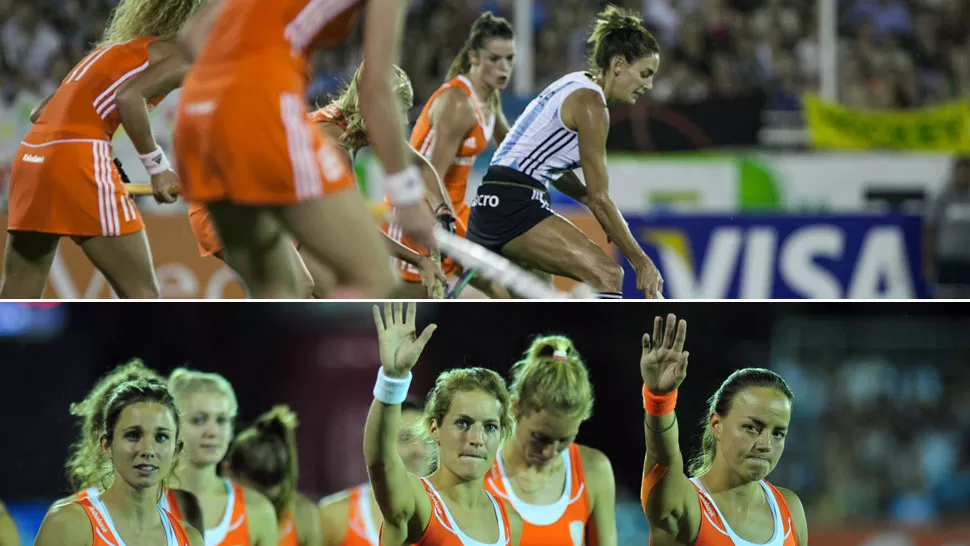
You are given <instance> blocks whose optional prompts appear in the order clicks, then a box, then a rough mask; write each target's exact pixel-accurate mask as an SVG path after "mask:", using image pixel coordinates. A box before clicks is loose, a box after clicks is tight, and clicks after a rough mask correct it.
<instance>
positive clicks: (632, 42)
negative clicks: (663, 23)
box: [587, 5, 660, 74]
mask: <svg viewBox="0 0 970 546" xmlns="http://www.w3.org/2000/svg"><path fill="white" fill-rule="evenodd" d="M587 42H588V44H589V45H590V46H592V50H591V52H590V57H589V67H590V70H591V71H593V72H594V73H597V74H606V73H607V72H608V71H609V69H610V64H611V63H612V62H613V58H614V57H616V56H621V57H623V58H624V59H625V60H626V62H628V63H633V62H635V61H636V60H637V59H642V58H643V57H646V56H648V55H652V54H654V53H659V52H660V45H659V44H658V43H657V39H656V38H654V37H653V34H651V33H650V31H649V30H647V29H646V28H645V27H644V26H643V23H641V22H640V17H639V16H637V14H636V13H634V12H632V11H629V10H625V9H622V8H618V7H616V6H613V5H609V6H606V9H604V10H603V11H601V12H600V13H599V14H598V15H597V16H596V24H595V26H594V27H593V32H592V34H591V35H590V37H589V40H587Z"/></svg>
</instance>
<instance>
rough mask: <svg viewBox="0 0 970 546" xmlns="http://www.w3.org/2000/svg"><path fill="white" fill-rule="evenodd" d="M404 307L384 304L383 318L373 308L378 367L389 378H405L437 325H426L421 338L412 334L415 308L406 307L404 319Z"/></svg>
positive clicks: (413, 331) (376, 308)
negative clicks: (380, 367)
mask: <svg viewBox="0 0 970 546" xmlns="http://www.w3.org/2000/svg"><path fill="white" fill-rule="evenodd" d="M403 309H404V304H403V303H400V302H394V303H390V302H385V303H384V316H383V318H382V317H381V311H380V309H379V308H378V307H377V306H376V305H375V306H374V323H375V324H376V325H377V340H378V343H379V345H380V354H381V365H382V366H383V367H384V373H385V374H386V375H387V376H388V377H406V376H407V375H408V373H409V372H410V371H411V368H413V367H414V365H415V364H417V362H418V357H420V356H421V351H423V350H424V346H425V345H427V344H428V340H430V339H431V334H433V333H434V331H435V329H436V328H438V326H437V325H434V324H429V325H428V326H427V327H426V328H425V329H424V331H423V332H421V336H420V337H419V336H417V335H415V329H414V316H415V315H416V314H417V310H418V305H417V304H416V303H411V304H410V305H408V310H407V316H406V317H405V316H404V312H403Z"/></svg>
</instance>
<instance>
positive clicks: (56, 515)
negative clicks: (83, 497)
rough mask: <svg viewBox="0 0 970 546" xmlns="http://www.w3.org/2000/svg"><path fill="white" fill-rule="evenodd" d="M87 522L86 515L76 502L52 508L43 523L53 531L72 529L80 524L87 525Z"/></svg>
mask: <svg viewBox="0 0 970 546" xmlns="http://www.w3.org/2000/svg"><path fill="white" fill-rule="evenodd" d="M87 520H88V515H87V513H85V511H84V507H82V506H81V505H80V504H79V503H78V502H65V503H61V504H58V505H55V506H52V507H51V509H50V511H49V512H47V517H46V518H44V523H45V525H47V526H49V527H51V528H53V529H74V528H75V526H78V525H81V524H82V523H83V524H87Z"/></svg>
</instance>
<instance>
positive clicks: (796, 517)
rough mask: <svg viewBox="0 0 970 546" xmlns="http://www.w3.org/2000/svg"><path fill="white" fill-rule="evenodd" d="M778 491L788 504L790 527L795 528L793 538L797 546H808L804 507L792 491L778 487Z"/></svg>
mask: <svg viewBox="0 0 970 546" xmlns="http://www.w3.org/2000/svg"><path fill="white" fill-rule="evenodd" d="M778 491H779V492H780V493H781V496H782V497H784V498H785V502H787V503H788V511H789V512H791V519H792V525H793V526H794V527H795V538H796V539H797V540H798V546H808V519H806V518H805V507H804V506H802V500H801V499H800V498H798V495H796V494H795V492H794V491H791V490H789V489H785V488H784V487H779V488H778Z"/></svg>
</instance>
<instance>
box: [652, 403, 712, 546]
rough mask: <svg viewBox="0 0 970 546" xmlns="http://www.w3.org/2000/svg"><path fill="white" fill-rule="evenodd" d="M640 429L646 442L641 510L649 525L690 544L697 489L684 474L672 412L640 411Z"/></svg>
mask: <svg viewBox="0 0 970 546" xmlns="http://www.w3.org/2000/svg"><path fill="white" fill-rule="evenodd" d="M643 432H644V436H645V438H646V444H647V452H646V454H645V455H644V457H643V482H642V485H641V489H640V503H641V507H642V508H643V512H644V514H645V515H646V516H647V520H648V521H649V522H650V526H651V528H653V527H656V528H659V529H661V530H663V531H666V532H667V533H668V534H670V535H672V536H673V537H676V538H677V541H678V542H681V543H683V544H690V543H691V541H693V539H694V537H695V535H696V534H697V532H698V530H699V529H700V524H701V513H700V504H699V500H698V496H697V490H696V489H694V486H693V484H691V483H690V480H689V479H688V478H687V475H686V474H685V473H684V456H683V454H682V453H681V452H680V427H679V426H678V425H677V414H676V412H670V413H668V414H666V415H661V416H658V415H651V414H649V413H644V418H643Z"/></svg>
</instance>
